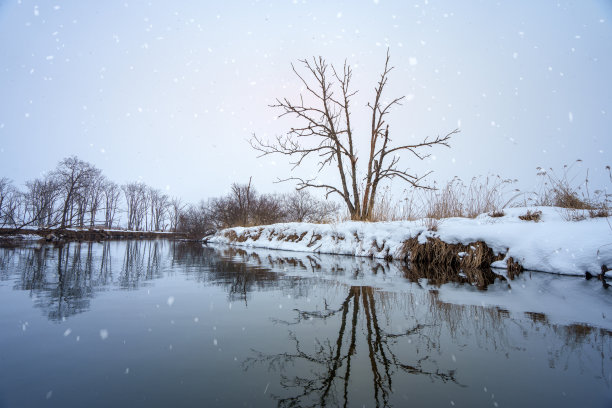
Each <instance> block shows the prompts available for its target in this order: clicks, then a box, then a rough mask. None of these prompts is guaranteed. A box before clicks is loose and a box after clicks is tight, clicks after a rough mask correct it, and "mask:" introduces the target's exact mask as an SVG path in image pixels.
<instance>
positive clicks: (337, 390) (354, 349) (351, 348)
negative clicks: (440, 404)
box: [244, 286, 457, 407]
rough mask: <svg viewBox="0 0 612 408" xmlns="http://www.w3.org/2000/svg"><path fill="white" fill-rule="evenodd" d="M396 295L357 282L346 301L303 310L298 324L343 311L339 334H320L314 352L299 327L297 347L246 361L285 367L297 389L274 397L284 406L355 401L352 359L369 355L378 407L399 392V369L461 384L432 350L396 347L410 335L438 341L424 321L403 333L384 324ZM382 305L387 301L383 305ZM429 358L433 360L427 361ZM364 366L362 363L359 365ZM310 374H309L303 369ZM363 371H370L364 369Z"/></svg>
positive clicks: (287, 381) (286, 380)
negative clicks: (415, 352) (403, 353)
mask: <svg viewBox="0 0 612 408" xmlns="http://www.w3.org/2000/svg"><path fill="white" fill-rule="evenodd" d="M391 296H393V294H390V293H385V292H378V291H375V290H374V289H373V288H372V287H370V286H351V287H350V288H348V294H347V296H346V298H345V299H344V301H343V302H342V304H341V306H340V307H339V308H337V309H325V310H324V311H300V310H298V311H297V313H298V316H297V319H296V321H295V322H294V324H297V323H300V322H302V321H303V320H312V319H322V320H327V319H330V318H332V317H338V316H339V325H338V334H337V336H336V337H335V338H328V339H324V340H319V339H316V347H315V350H314V351H313V352H310V353H309V352H307V351H304V348H303V347H302V346H301V342H300V340H299V339H298V338H297V336H296V335H295V333H294V332H290V334H289V338H290V340H291V341H292V342H293V343H294V346H295V351H292V352H285V353H278V354H264V353H260V352H257V353H256V357H253V358H249V359H247V360H246V361H245V363H244V365H245V367H246V368H248V367H250V366H252V365H253V364H255V363H266V364H268V367H269V368H270V369H278V370H281V371H282V372H283V374H282V376H281V378H282V379H281V386H282V387H283V388H284V389H286V390H289V391H292V390H296V391H297V392H296V393H295V394H294V395H291V396H288V397H281V396H274V397H275V398H276V400H277V401H278V405H279V406H283V407H298V406H299V407H301V406H327V405H330V406H337V405H339V403H340V401H342V403H343V406H347V404H348V403H349V384H350V381H351V363H353V364H354V360H356V359H358V358H359V357H363V356H365V355H367V357H368V359H369V364H366V365H368V366H369V367H368V368H369V371H370V377H371V387H372V390H373V397H374V401H375V403H376V406H381V405H382V406H388V405H389V398H390V395H391V393H392V392H393V376H394V375H395V374H396V373H397V372H398V371H399V372H403V373H406V374H410V375H424V376H427V377H429V378H430V379H432V380H437V381H442V382H447V381H452V382H454V383H457V380H456V378H455V370H440V369H439V368H438V367H437V363H436V361H435V360H434V359H432V358H430V356H429V355H424V356H422V357H420V358H417V359H416V360H414V361H410V362H407V361H402V359H401V358H400V357H398V352H397V350H396V348H397V347H398V345H400V346H401V343H402V342H405V341H406V340H407V339H409V340H410V342H413V341H414V342H415V343H419V344H420V343H423V342H424V343H427V346H429V347H436V345H435V343H434V342H432V341H431V339H429V338H428V337H427V336H425V335H424V334H423V333H422V331H423V329H424V328H425V327H426V326H425V325H424V324H420V323H415V324H414V325H413V327H411V328H409V329H406V330H404V331H402V332H400V333H390V332H388V331H387V330H385V327H384V326H383V325H381V323H380V318H379V314H381V313H383V312H384V311H385V310H388V306H390V305H391V304H392V302H389V300H390V299H389V298H390V297H391ZM381 305H382V306H381ZM364 342H365V348H366V349H367V351H366V350H358V344H362V345H363V343H364ZM425 363H427V364H425ZM296 364H304V365H307V366H308V367H309V370H304V369H301V370H299V371H300V373H301V374H297V375H294V376H289V375H286V374H284V372H285V371H286V368H287V367H288V366H289V365H291V366H295V365H296ZM358 367H359V365H358ZM304 373H307V374H308V376H304V375H303V374H304ZM359 374H360V376H363V375H364V373H363V372H361V373H359Z"/></svg>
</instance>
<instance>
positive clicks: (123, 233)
mask: <svg viewBox="0 0 612 408" xmlns="http://www.w3.org/2000/svg"><path fill="white" fill-rule="evenodd" d="M156 238H167V239H189V237H188V236H187V235H186V234H183V233H177V232H165V231H127V230H119V229H111V230H105V229H98V228H23V229H19V230H15V229H14V228H0V241H9V242H19V241H49V242H63V241H106V240H117V239H156Z"/></svg>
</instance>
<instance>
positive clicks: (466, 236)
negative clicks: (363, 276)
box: [207, 207, 612, 276]
mask: <svg viewBox="0 0 612 408" xmlns="http://www.w3.org/2000/svg"><path fill="white" fill-rule="evenodd" d="M528 210H530V211H532V212H533V211H535V210H539V211H541V212H542V214H541V219H540V221H539V222H534V221H524V220H521V219H520V218H519V216H521V215H525V214H526V213H527V211H528ZM504 213H505V215H504V216H503V217H491V216H489V215H487V214H482V215H480V216H478V217H476V218H474V219H468V218H447V219H444V220H440V221H439V224H438V226H437V231H430V230H427V228H426V227H425V225H424V222H423V221H396V222H377V223H367V222H355V221H350V222H343V223H337V224H308V223H284V224H273V225H268V226H259V227H250V228H243V227H236V228H230V229H226V230H222V231H220V232H218V233H217V234H216V235H215V236H213V237H211V238H209V239H208V241H207V242H209V243H218V244H231V245H240V246H247V247H259V248H270V249H282V250H288V251H300V252H314V253H326V254H342V255H353V256H369V257H374V258H386V257H391V258H393V259H400V258H401V257H402V246H403V244H404V242H405V241H406V240H408V239H410V238H413V237H418V239H419V242H425V241H426V239H427V238H429V237H431V238H436V237H437V238H440V239H441V240H442V241H444V242H447V243H449V244H457V243H460V244H464V245H467V244H469V243H472V242H476V241H483V242H485V243H486V244H487V245H488V246H489V247H490V248H491V249H492V250H493V251H494V252H495V253H496V254H505V255H506V257H512V258H513V259H514V260H515V261H518V262H519V263H520V264H521V265H522V266H523V268H525V269H526V270H532V271H542V272H551V273H559V274H566V275H584V274H585V272H587V271H588V272H590V273H592V274H599V273H601V267H602V265H607V266H608V267H612V226H611V225H610V220H609V219H606V218H588V217H587V218H586V219H584V220H582V221H567V220H566V219H567V218H568V217H567V212H566V210H564V209H560V208H553V207H540V208H508V209H505V210H504ZM505 265H506V263H505V261H498V262H494V264H493V265H492V266H493V267H504V268H505ZM607 275H608V276H612V273H611V272H608V274H607Z"/></svg>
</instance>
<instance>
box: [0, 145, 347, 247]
mask: <svg viewBox="0 0 612 408" xmlns="http://www.w3.org/2000/svg"><path fill="white" fill-rule="evenodd" d="M338 212H339V207H338V205H337V204H336V203H334V202H331V201H327V200H320V199H317V198H316V197H314V196H313V195H311V194H310V193H309V192H308V191H305V190H300V191H295V192H293V193H291V194H260V193H258V192H257V190H256V189H255V188H254V187H253V185H252V183H251V180H249V182H248V184H232V186H231V189H230V192H229V193H228V194H226V195H225V196H222V197H217V198H212V199H209V200H207V201H201V202H200V203H199V204H197V205H185V204H183V202H182V201H181V199H179V198H173V197H170V196H168V195H167V194H164V193H163V192H162V191H160V190H158V189H155V188H153V187H151V186H148V185H146V184H145V183H142V182H132V183H127V184H124V185H118V184H117V183H115V182H113V181H111V180H108V179H107V178H106V177H105V176H104V175H103V174H102V171H101V170H100V169H98V168H96V167H95V166H94V165H92V164H90V163H87V162H85V161H83V160H80V159H78V158H77V157H75V156H72V157H67V158H65V159H63V160H62V161H60V162H59V163H58V164H57V166H56V168H55V169H53V170H52V171H50V172H47V173H45V174H44V175H42V176H41V177H39V178H36V179H34V180H30V181H28V182H26V183H25V187H24V188H23V189H19V188H17V187H15V186H14V185H13V183H12V182H11V180H9V179H7V178H4V177H3V178H0V228H3V227H4V228H17V229H19V228H23V227H24V226H35V227H41V228H45V227H59V228H67V227H79V228H85V227H86V228H93V227H100V228H105V229H112V228H119V227H122V228H126V229H128V230H133V231H173V232H177V231H180V232H187V233H189V234H190V235H194V236H198V235H200V236H203V235H207V234H209V233H212V232H214V231H216V230H217V229H221V228H228V227H234V226H252V225H262V224H272V223H276V222H289V221H299V222H318V223H320V222H328V221H331V220H333V219H335V218H337V216H338Z"/></svg>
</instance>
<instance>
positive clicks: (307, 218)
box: [283, 190, 339, 222]
mask: <svg viewBox="0 0 612 408" xmlns="http://www.w3.org/2000/svg"><path fill="white" fill-rule="evenodd" d="M283 207H284V210H285V215H286V219H287V221H297V222H324V221H331V220H332V219H334V218H335V216H336V215H337V214H338V210H339V206H338V204H337V203H335V202H333V201H328V200H319V199H317V198H316V197H314V196H313V195H312V194H310V192H308V191H307V190H296V191H294V192H293V193H292V194H288V195H286V196H285V198H284V203H283Z"/></svg>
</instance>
